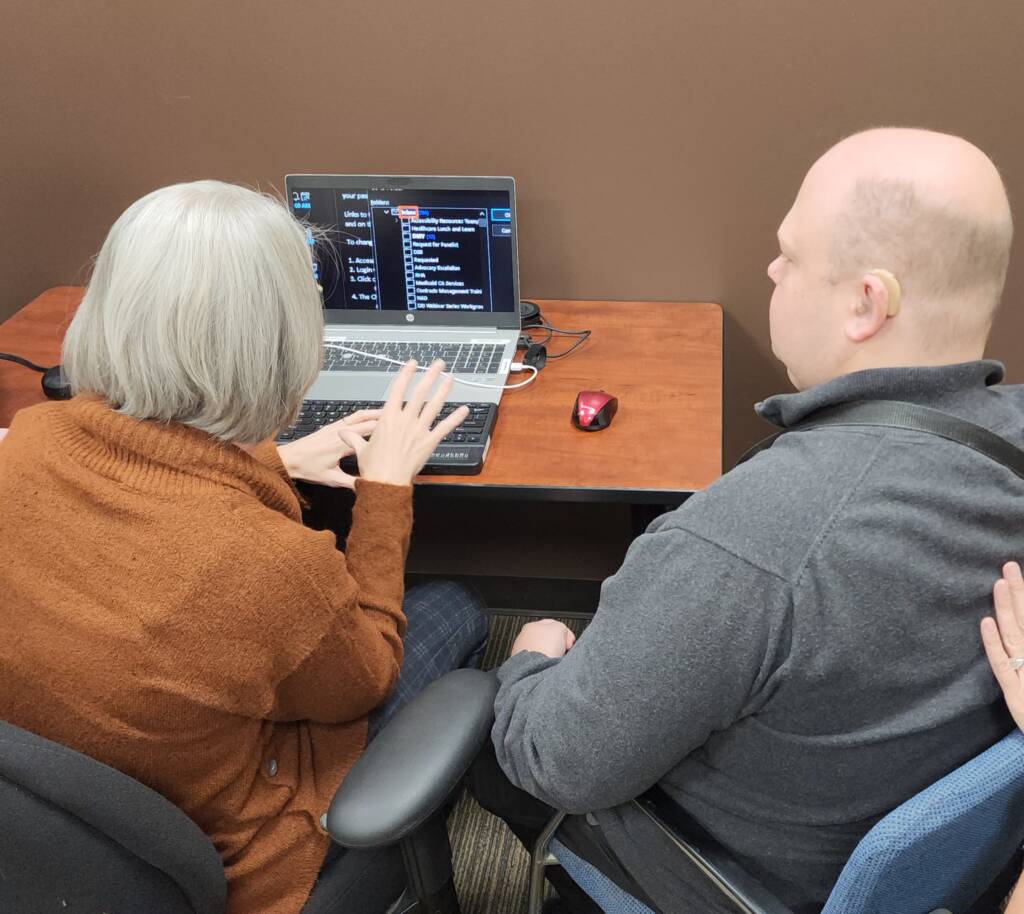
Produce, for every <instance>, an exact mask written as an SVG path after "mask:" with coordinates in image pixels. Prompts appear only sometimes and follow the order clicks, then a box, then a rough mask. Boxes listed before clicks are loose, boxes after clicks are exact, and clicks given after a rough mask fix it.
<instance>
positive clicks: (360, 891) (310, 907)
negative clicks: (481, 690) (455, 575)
mask: <svg viewBox="0 0 1024 914" xmlns="http://www.w3.org/2000/svg"><path fill="white" fill-rule="evenodd" d="M402 608H403V610H404V611H405V617H406V619H407V620H408V627H407V628H406V631H405V638H403V639H402V640H403V644H404V646H405V657H404V659H403V660H402V669H401V671H400V673H399V675H398V682H397V683H396V684H395V688H394V690H393V691H392V692H391V694H390V695H389V696H388V698H387V700H386V701H385V702H384V704H382V705H379V706H378V707H377V708H375V709H374V710H373V711H372V712H371V713H370V726H369V732H368V738H369V739H373V737H374V736H375V735H376V734H378V733H379V732H380V731H381V729H382V728H383V727H384V725H385V724H387V722H388V721H389V720H391V718H392V717H394V716H395V714H397V713H398V712H399V711H400V710H401V709H402V708H403V707H404V706H405V705H406V704H408V703H409V702H410V701H411V700H412V699H413V698H415V697H416V696H417V695H418V694H419V693H420V692H422V691H423V690H424V689H425V688H426V687H427V686H428V685H430V683H432V682H433V681H434V680H435V679H438V678H439V677H441V676H443V675H444V674H445V673H448V672H451V671H452V670H455V669H459V668H460V667H466V666H479V665H480V660H481V659H482V657H483V652H484V645H485V644H486V642H487V621H488V619H487V608H486V607H485V606H484V603H483V600H481V599H480V597H479V596H477V595H476V594H475V593H474V592H473V591H472V590H470V589H469V588H468V587H464V586H463V585H462V584H457V583H455V582H453V581H436V582H433V581H432V582H431V583H429V584H421V585H420V586H419V587H414V588H413V589H412V590H410V591H408V592H407V593H406V595H405V603H404V604H403V607H402ZM404 887H405V869H404V867H403V865H402V858H401V854H400V853H399V850H398V848H397V847H395V846H393V847H385V848H378V849H376V850H344V849H343V848H340V847H338V845H336V844H332V845H331V847H330V850H328V852H327V857H326V859H325V860H324V862H323V866H322V867H321V869H320V876H319V878H318V879H317V883H316V885H315V886H314V887H313V891H312V893H311V895H310V897H309V899H308V900H307V902H306V905H305V906H304V907H303V909H302V910H303V914H339V912H352V914H356V912H358V914H378V912H379V914H383V912H384V911H385V910H386V909H387V908H388V907H389V906H390V905H391V903H392V902H393V901H394V900H395V899H396V898H397V897H398V896H399V895H400V894H401V892H402V889H403V888H404Z"/></svg>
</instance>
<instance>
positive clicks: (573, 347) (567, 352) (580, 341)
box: [548, 330, 594, 360]
mask: <svg viewBox="0 0 1024 914" xmlns="http://www.w3.org/2000/svg"><path fill="white" fill-rule="evenodd" d="M593 332H594V331H593V330H584V331H582V332H581V333H580V334H577V335H578V336H579V339H578V340H576V342H575V343H573V344H572V345H571V346H570V347H569V348H568V349H566V350H565V352H559V353H558V354H557V355H549V356H548V358H549V359H552V360H554V359H564V358H565V357H566V356H567V355H572V354H573V353H574V352H575V351H576V350H577V349H579V348H580V346H582V345H583V344H584V343H585V342H586V341H587V340H588V339H590V334H591V333H593Z"/></svg>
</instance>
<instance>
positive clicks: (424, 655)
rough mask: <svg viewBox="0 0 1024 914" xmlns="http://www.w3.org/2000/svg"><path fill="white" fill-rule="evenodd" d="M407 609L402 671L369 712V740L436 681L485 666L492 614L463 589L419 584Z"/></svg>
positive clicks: (435, 583) (449, 584) (450, 584)
mask: <svg viewBox="0 0 1024 914" xmlns="http://www.w3.org/2000/svg"><path fill="white" fill-rule="evenodd" d="M402 609H403V611H404V612H405V617H406V619H407V620H408V627H407V628H406V631H405V638H403V639H402V643H403V646H404V647H405V657H404V658H403V660H402V669H401V672H400V673H399V674H398V682H397V683H396V684H395V688H394V690H393V691H392V693H391V694H390V695H389V696H388V697H387V700H386V701H385V702H384V704H382V705H379V706H378V707H376V708H374V710H373V711H371V712H370V727H369V734H368V739H373V738H374V736H376V735H377V734H378V733H379V732H380V731H381V728H382V727H384V725H385V724H387V722H388V721H389V720H391V718H392V717H394V716H395V715H396V714H397V713H398V712H399V711H400V710H401V709H402V708H404V707H405V706H406V705H407V704H408V703H409V702H410V701H412V699H413V698H415V697H416V696H417V695H419V693H420V692H422V691H423V690H424V689H425V688H426V687H427V686H428V685H430V683H432V682H433V681H434V680H435V679H438V678H440V677H441V676H443V675H444V674H445V673H449V672H451V671H452V670H457V669H459V668H460V667H466V666H472V667H478V666H480V660H481V658H482V657H483V654H484V645H485V644H486V643H487V608H486V607H485V606H484V604H483V600H481V599H480V597H479V596H477V595H476V593H474V592H473V591H472V590H470V589H469V588H468V587H466V586H464V585H463V584H457V583H456V582H454V581H431V582H430V583H429V584H420V585H419V587H414V588H413V589H412V590H410V591H408V592H407V593H406V595H405V602H404V604H403V605H402Z"/></svg>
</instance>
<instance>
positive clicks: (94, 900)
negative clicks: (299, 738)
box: [0, 670, 497, 914]
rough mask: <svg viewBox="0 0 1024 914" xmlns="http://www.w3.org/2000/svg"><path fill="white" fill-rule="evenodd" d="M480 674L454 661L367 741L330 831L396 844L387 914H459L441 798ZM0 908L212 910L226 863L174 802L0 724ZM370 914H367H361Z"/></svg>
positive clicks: (465, 737)
mask: <svg viewBox="0 0 1024 914" xmlns="http://www.w3.org/2000/svg"><path fill="white" fill-rule="evenodd" d="M496 691H497V686H496V683H495V680H494V678H493V677H492V676H490V675H488V674H486V673H481V672H480V671H478V670H456V671H455V672H453V673H449V674H448V675H447V676H445V677H443V678H442V679H439V680H438V681H437V682H435V683H433V684H432V685H430V686H429V687H428V688H427V689H426V690H424V692H423V693H422V694H421V695H420V696H418V697H417V698H416V700H414V701H413V702H411V703H410V704H409V706H408V707H406V708H405V709H403V711H401V712H400V713H399V714H398V715H396V717H395V718H394V719H393V720H392V721H391V723H390V724H389V725H388V726H387V727H386V728H385V729H384V731H383V732H382V733H380V734H379V735H378V736H377V738H376V739H375V740H374V741H373V743H372V744H371V745H370V746H369V747H368V749H367V751H366V753H365V754H364V755H363V757H362V758H361V759H360V760H359V762H358V763H357V764H356V766H355V768H353V769H352V771H351V772H350V774H349V776H348V777H347V778H346V779H345V783H344V784H343V786H342V788H341V789H340V790H339V791H338V794H337V796H336V797H335V799H334V802H333V803H332V804H331V808H330V811H329V813H328V830H329V831H330V833H331V834H332V836H333V837H334V838H335V840H337V841H338V842H339V843H341V844H343V845H345V846H348V847H364V848H365V847H381V846H386V845H391V844H395V843H399V844H400V846H401V850H402V857H403V860H404V862H405V865H406V872H407V885H408V887H407V889H406V891H405V893H404V894H403V896H402V899H401V901H400V903H399V905H398V906H397V907H395V908H393V909H392V910H394V911H395V914H459V905H458V901H457V899H456V897H455V892H454V888H453V887H452V870H451V850H450V845H449V843H448V834H447V828H446V825H445V818H444V814H445V810H446V806H445V801H446V800H448V799H449V798H450V797H452V796H453V795H454V792H455V790H456V789H457V787H458V786H459V784H460V782H461V780H462V777H463V776H464V775H465V773H466V770H467V769H468V768H469V765H470V763H471V762H472V760H473V758H474V756H475V755H476V754H477V752H478V751H479V749H480V747H481V746H482V745H483V741H484V740H485V739H486V738H487V733H488V731H489V729H490V725H491V720H492V716H493V704H494V695H495V692H496ZM0 821H2V826H0V911H4V912H5V914H22V912H25V914H28V912H32V914H35V912H39V911H62V910H68V911H80V912H89V914H92V912H96V914H99V912H110V914H117V912H122V911H123V912H135V911H159V912H160V914H223V911H224V901H225V894H226V884H225V879H224V870H223V867H222V865H221V862H220V859H219V857H218V856H217V853H216V851H215V850H214V848H213V845H212V844H211V843H210V841H209V839H207V837H206V836H205V835H204V834H203V832H202V831H200V829H199V828H198V827H197V826H196V825H195V823H193V822H192V820H191V819H189V818H188V816H186V815H185V814H184V813H183V812H182V811H181V810H180V809H178V808H177V807H176V806H174V805H173V804H172V803H170V802H169V801H167V800H166V799H164V797H162V796H161V795H160V794H158V793H156V792H155V791H153V790H151V789H149V788H148V787H145V786H144V785H143V784H141V783H139V782H138V781H136V780H134V779H133V778H130V777H128V776H127V775H125V774H122V773H121V772H119V771H116V770H115V769H113V768H110V767H109V766H107V765H103V764H101V763H100V762H97V761H95V760H94V759H91V758H89V757H87V756H85V755H82V754H80V753H78V752H74V751H73V750H71V749H68V748H67V747H65V746H61V745H58V744H57V743H54V742H51V741H50V740H47V739H43V738H42V737H40V736H37V735H35V734H33V733H29V732H27V731H25V730H22V729H19V728H18V727H15V726H13V725H11V724H7V723H2V722H0ZM368 914H369V912H368Z"/></svg>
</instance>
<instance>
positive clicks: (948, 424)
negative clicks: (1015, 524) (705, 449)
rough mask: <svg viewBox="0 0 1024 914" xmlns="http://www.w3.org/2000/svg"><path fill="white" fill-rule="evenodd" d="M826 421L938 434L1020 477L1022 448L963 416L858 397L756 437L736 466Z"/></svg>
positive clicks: (1023, 466)
mask: <svg viewBox="0 0 1024 914" xmlns="http://www.w3.org/2000/svg"><path fill="white" fill-rule="evenodd" d="M829 425H874V426H884V427H887V428H903V429H907V430H908V431H914V432H927V433H928V434H929V435H938V437H940V438H945V439H946V440H948V441H955V442H956V443H957V444H963V445H966V446H967V447H969V448H971V449H972V450H975V451H977V452H978V453H979V454H984V455H985V456H986V457H988V458H990V459H991V460H995V461H996V462H997V463H1001V464H1002V465H1003V466H1005V467H1007V468H1008V469H1009V470H1012V471H1013V472H1014V473H1016V474H1017V475H1018V476H1019V477H1021V479H1024V451H1022V450H1021V449H1020V448H1018V447H1017V446H1016V445H1013V444H1011V443H1010V442H1009V441H1007V440H1006V439H1005V438H1001V437H1000V436H999V435H997V434H995V432H990V431H989V430H988V429H987V428H982V427H981V426H980V425H975V424H974V423H973V422H968V421H967V420H966V419H960V418H958V417H957V416H951V415H949V413H944V412H940V411H939V410H937V409H930V408H929V407H927V406H918V405H917V404H915V403H904V402H902V401H901V400H858V401H855V402H853V403H842V404H840V405H839V406H830V407H828V408H827V409H822V410H818V412H816V413H811V415H809V416H808V417H807V418H806V419H804V420H803V421H802V422H799V423H797V424H796V425H794V426H793V427H792V428H789V429H786V430H785V431H781V432H777V433H776V434H774V435H771V436H769V437H768V438H765V439H764V440H763V441H759V442H758V443H757V444H755V445H754V446H753V447H752V448H751V449H750V450H749V451H747V452H746V453H745V454H744V455H743V456H742V457H740V459H739V460H738V461H737V466H738V465H739V464H741V463H743V462H745V461H747V460H749V459H750V458H751V457H753V456H755V455H756V454H760V453H761V451H764V450H767V449H768V448H770V447H771V446H772V445H773V444H774V443H775V440H776V439H777V438H779V437H780V436H781V435H788V434H789V433H790V432H805V431H809V430H811V429H815V428H822V427H824V426H829Z"/></svg>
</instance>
